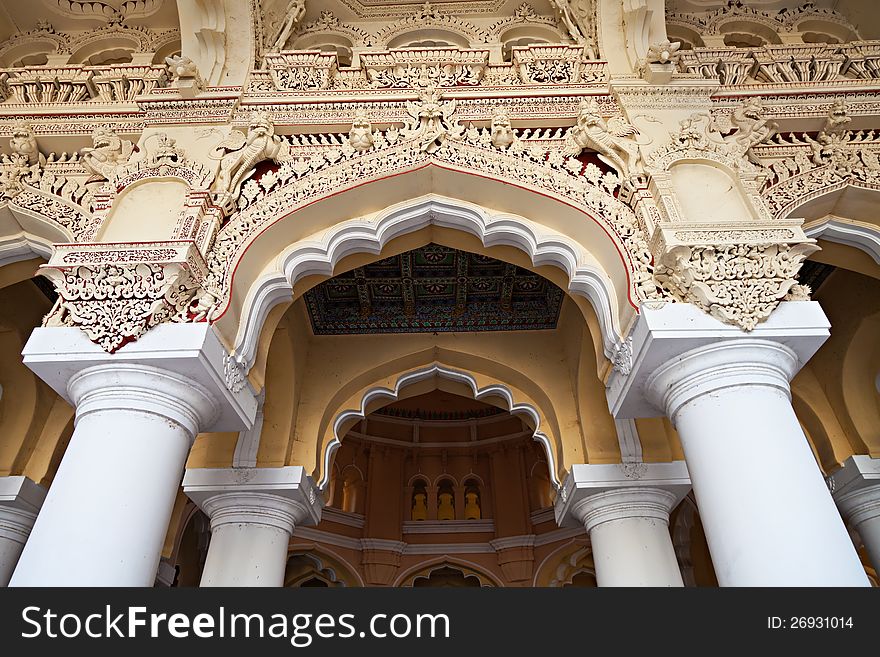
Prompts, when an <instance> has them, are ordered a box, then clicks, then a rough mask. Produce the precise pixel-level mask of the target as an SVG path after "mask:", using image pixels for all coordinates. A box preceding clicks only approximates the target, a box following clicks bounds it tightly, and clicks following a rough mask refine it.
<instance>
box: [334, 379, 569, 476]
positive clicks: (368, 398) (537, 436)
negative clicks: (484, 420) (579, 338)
mask: <svg viewBox="0 0 880 657" xmlns="http://www.w3.org/2000/svg"><path fill="white" fill-rule="evenodd" d="M435 376H439V377H442V378H445V379H449V380H450V381H457V382H460V383H464V384H466V385H467V386H468V387H470V389H471V391H472V392H473V394H474V399H476V400H478V401H479V400H480V399H482V398H484V397H494V396H499V397H501V398H502V399H504V400H505V402H506V404H507V409H508V411H510V413H511V414H512V415H516V414H523V415H527V416H528V417H529V418H531V420H532V423H533V425H534V427H535V432H534V434H533V435H532V438H533V439H534V440H536V441H538V442H539V443H540V444H541V446H542V447H543V448H544V454H545V455H546V457H547V469H548V471H549V475H550V481H551V482H552V484H553V486H554V487H555V488H557V489H558V488H559V485H560V482H559V478H558V477H557V476H556V460H555V458H554V457H553V449H552V446H551V445H550V439H549V438H548V437H547V435H546V434H545V433H544V432H542V431H541V415H540V413H538V411H537V409H535V407H534V406H532V405H531V404H525V403H517V402H515V401H514V399H513V394H512V393H511V392H510V389H509V388H507V386H504V385H502V384H500V383H498V384H495V385H491V386H486V387H485V388H480V387H479V386H478V385H477V381H476V379H474V377H473V376H471V375H470V374H467V373H466V372H458V371H455V370H449V369H446V368H444V367H442V366H441V365H438V364H436V363H435V364H433V365H431V366H430V367H427V368H423V369H419V370H415V371H413V372H409V373H407V374H404V375H402V376H401V377H400V378H398V379H397V382H396V383H395V384H394V389H393V390H389V389H388V388H382V387H377V388H372V389H370V390H368V391H367V393H366V394H365V395H364V397H363V399H362V400H361V405H360V409H359V410H347V411H343V412H342V413H340V414H339V415H337V416H336V419H335V420H334V422H333V439H332V440H331V441H330V443H329V444H328V445H327V446H326V447H325V448H324V476H323V477H322V478H321V481H320V482H318V488H319V489H320V490H322V491H323V490H324V489H325V488H326V487H327V484H328V483H329V482H330V472H331V469H330V461H331V459H332V458H333V454H334V452H335V451H336V450H337V449H338V448H339V446H340V445H341V444H342V438H341V437H340V436H339V428H340V426H342V424H343V423H345V422H346V421H348V420H351V419H355V418H356V419H363V418H364V417H366V415H367V410H366V409H367V406H368V405H369V404H370V403H371V402H372V401H373V400H375V399H383V398H384V399H387V400H388V402H387V403H390V402H392V401H394V400H396V399H398V398H399V396H400V391H401V390H402V389H403V388H405V387H406V386H408V385H412V384H414V383H418V382H419V381H423V380H425V379H429V378H432V377H435Z"/></svg>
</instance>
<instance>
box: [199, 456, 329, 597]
mask: <svg viewBox="0 0 880 657" xmlns="http://www.w3.org/2000/svg"><path fill="white" fill-rule="evenodd" d="M183 485H184V491H185V492H186V494H187V495H188V496H189V497H190V499H192V500H193V501H194V502H195V503H196V504H198V505H199V508H201V509H202V510H203V511H204V512H205V513H206V514H207V515H208V516H209V517H210V518H211V543H210V545H209V547H208V557H207V560H206V561H205V569H204V571H203V572H202V580H201V586H203V587H212V586H238V587H245V586H247V587H250V586H283V585H284V572H285V569H286V567H287V547H288V544H289V542H290V536H291V534H292V533H293V530H294V527H296V526H297V525H300V524H317V522H318V521H319V520H320V512H321V505H322V504H323V499H322V497H321V496H320V495H319V494H318V491H317V490H316V488H315V486H314V484H313V482H312V481H311V478H310V477H308V476H307V475H306V474H305V470H304V469H303V468H302V467H299V466H288V467H284V468H230V469H194V470H187V473H186V476H185V478H184V482H183Z"/></svg>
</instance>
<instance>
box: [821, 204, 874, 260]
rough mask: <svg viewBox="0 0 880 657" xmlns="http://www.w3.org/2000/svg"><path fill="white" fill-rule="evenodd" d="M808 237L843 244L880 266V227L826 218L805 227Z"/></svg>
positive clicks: (839, 218) (845, 219) (838, 218)
mask: <svg viewBox="0 0 880 657" xmlns="http://www.w3.org/2000/svg"><path fill="white" fill-rule="evenodd" d="M804 233H806V235H807V237H812V238H813V239H817V240H819V239H822V240H826V241H828V242H834V243H836V244H843V245H844V246H849V247H852V248H855V249H858V250H860V251H863V252H864V253H866V254H868V255H869V256H870V257H871V259H872V260H873V261H874V262H875V263H876V264H877V265H880V226H875V225H873V224H869V223H866V222H861V221H856V220H854V219H847V218H843V217H835V216H826V217H824V218H823V219H820V220H819V221H817V222H814V223H811V224H809V225H807V226H805V227H804Z"/></svg>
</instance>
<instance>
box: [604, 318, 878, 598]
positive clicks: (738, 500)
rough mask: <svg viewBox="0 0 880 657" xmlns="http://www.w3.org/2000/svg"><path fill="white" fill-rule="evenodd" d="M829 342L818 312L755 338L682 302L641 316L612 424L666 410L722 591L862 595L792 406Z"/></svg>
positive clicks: (767, 328) (615, 392) (857, 569)
mask: <svg viewBox="0 0 880 657" xmlns="http://www.w3.org/2000/svg"><path fill="white" fill-rule="evenodd" d="M827 336H828V322H827V319H826V318H825V316H824V313H822V310H821V308H820V307H819V305H818V304H817V303H815V302H788V303H783V304H780V306H779V308H778V309H777V310H776V311H775V313H774V314H773V315H771V317H770V319H769V320H768V321H767V322H765V323H764V324H760V325H759V326H758V327H757V328H756V329H755V330H754V331H753V332H752V333H750V334H746V333H743V332H742V331H740V330H739V329H737V328H735V327H732V326H728V325H723V324H721V323H720V322H718V321H717V320H715V319H713V318H711V317H709V316H708V315H705V314H703V313H701V312H700V311H699V310H698V309H696V308H694V307H693V306H689V305H687V304H670V305H668V306H666V307H664V308H661V309H659V310H651V309H650V308H644V307H643V308H642V311H641V315H640V317H639V322H638V324H637V326H636V329H635V330H634V331H633V368H632V372H631V374H630V375H629V376H628V377H623V376H622V374H618V375H617V380H615V381H610V386H609V403H610V405H611V407H612V409H613V411H614V412H615V413H616V414H617V415H618V416H632V415H631V414H636V415H638V414H639V413H644V414H646V415H647V414H651V413H650V412H646V411H645V408H646V404H648V405H651V404H652V405H653V407H654V409H655V411H654V414H656V412H657V410H662V411H663V412H665V413H666V415H668V417H669V418H670V419H671V420H672V422H673V424H674V425H675V427H676V429H677V430H678V435H679V438H680V439H681V444H682V447H683V449H684V453H685V459H686V460H687V465H688V470H689V472H690V475H691V480H692V482H693V486H694V493H695V497H696V501H697V506H698V508H699V511H700V518H701V520H702V523H703V527H704V529H705V531H706V538H707V540H708V543H709V550H710V552H711V554H712V562H713V564H714V566H715V573H716V575H717V577H718V582H719V584H721V585H722V586H866V585H867V584H868V581H867V577H866V575H865V572H864V569H863V568H862V566H861V563H860V562H859V559H858V556H857V554H856V552H855V549H854V548H853V545H852V541H851V540H850V538H849V535H848V533H847V531H846V528H845V527H844V525H843V522H842V521H841V519H840V515H839V514H838V512H837V509H836V508H835V506H834V502H833V500H832V499H831V495H830V494H829V493H828V490H827V488H826V486H825V482H824V480H823V477H822V474H821V472H820V470H819V467H818V464H817V463H816V461H815V458H814V457H813V454H812V451H811V450H810V447H809V444H808V443H807V440H806V437H805V436H804V433H803V431H802V430H801V428H800V424H799V423H798V420H797V418H796V417H795V414H794V410H793V409H792V406H791V401H790V390H789V381H790V379H791V378H792V377H793V376H794V375H795V373H796V372H797V371H798V370H799V369H800V367H801V366H802V365H803V364H804V363H805V362H806V361H807V360H808V359H809V358H810V357H811V356H812V354H813V353H814V352H815V351H816V350H817V349H818V348H819V346H820V345H821V344H822V342H824V340H825V339H826V338H827Z"/></svg>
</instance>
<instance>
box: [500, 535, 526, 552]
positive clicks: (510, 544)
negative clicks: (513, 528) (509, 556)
mask: <svg viewBox="0 0 880 657" xmlns="http://www.w3.org/2000/svg"><path fill="white" fill-rule="evenodd" d="M489 545H491V546H492V547H493V548H494V549H495V551H496V552H500V551H501V550H507V549H509V548H518V547H534V546H535V535H534V534H521V535H520V536H504V537H502V538H496V539H495V540H492V541H489Z"/></svg>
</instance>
